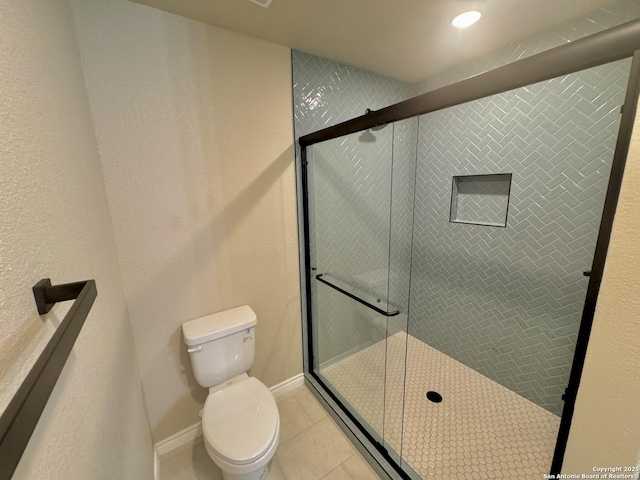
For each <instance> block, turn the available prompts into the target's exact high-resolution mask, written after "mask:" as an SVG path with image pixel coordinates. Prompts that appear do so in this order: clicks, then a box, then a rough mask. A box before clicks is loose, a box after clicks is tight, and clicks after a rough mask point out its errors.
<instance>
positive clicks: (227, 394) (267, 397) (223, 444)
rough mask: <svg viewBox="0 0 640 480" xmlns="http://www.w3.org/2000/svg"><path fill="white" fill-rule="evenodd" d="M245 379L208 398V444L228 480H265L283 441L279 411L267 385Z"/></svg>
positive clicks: (204, 423)
mask: <svg viewBox="0 0 640 480" xmlns="http://www.w3.org/2000/svg"><path fill="white" fill-rule="evenodd" d="M241 377H244V378H241V379H238V380H239V381H235V382H230V384H229V385H228V386H226V387H225V388H223V389H220V390H217V391H215V392H213V393H211V394H210V395H209V396H208V397H207V400H206V402H205V404H204V410H203V412H202V431H203V436H204V443H205V447H206V449H207V452H208V453H209V456H210V457H211V458H212V459H213V461H214V462H215V463H216V464H217V465H218V466H219V467H220V468H221V470H222V471H223V473H224V478H225V480H240V479H242V480H264V479H266V478H267V469H266V467H267V464H268V463H269V461H270V460H271V459H272V458H273V455H274V454H275V452H276V448H277V446H278V441H279V439H280V417H279V415H278V407H277V406H276V402H275V399H274V398H273V395H272V394H271V391H270V390H269V389H268V388H267V387H266V386H265V385H264V384H263V383H261V382H260V381H259V380H258V379H256V378H251V377H248V376H247V375H246V374H244V375H241Z"/></svg>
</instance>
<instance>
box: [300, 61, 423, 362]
mask: <svg viewBox="0 0 640 480" xmlns="http://www.w3.org/2000/svg"><path fill="white" fill-rule="evenodd" d="M292 61H293V102H294V117H295V134H296V147H297V145H298V144H297V139H298V138H299V137H300V136H302V135H305V134H307V133H311V132H314V131H316V130H320V129H322V128H325V127H328V126H331V125H335V124H337V123H340V122H343V121H345V120H348V119H350V118H354V117H357V116H360V115H362V114H364V113H365V111H366V109H367V108H370V109H373V110H377V109H380V108H383V107H386V106H388V105H391V104H393V103H397V102H399V101H402V100H405V99H407V98H409V97H411V96H412V92H413V90H412V87H411V85H410V84H407V83H404V82H400V81H398V80H394V79H391V78H386V77H381V76H379V75H376V74H373V73H370V72H367V71H364V70H361V69H358V68H355V67H352V66H350V65H344V64H340V63H337V62H333V61H331V60H327V59H325V58H320V57H316V56H314V55H309V54H307V53H303V52H298V51H293V53H292ZM412 122H415V120H414V121H412ZM408 125H409V124H408V122H406V123H402V124H401V125H398V126H394V127H392V126H387V127H385V128H384V129H382V130H378V131H373V132H367V133H366V134H365V135H363V134H361V133H358V134H356V135H350V136H348V137H345V138H339V139H336V140H334V141H331V142H327V143H324V144H320V145H316V146H314V147H312V148H311V149H310V150H309V154H310V155H311V156H312V157H313V160H312V162H313V166H312V168H311V171H310V191H311V192H312V195H315V196H316V197H315V198H314V201H313V202H312V203H311V205H310V215H311V218H312V221H311V229H312V232H311V239H312V242H313V241H314V240H315V232H316V229H315V227H316V221H315V214H316V212H317V213H318V214H319V215H320V216H319V217H318V221H319V222H320V223H321V224H322V228H319V229H318V230H317V231H318V232H321V234H320V235H321V236H319V237H318V238H319V242H318V244H315V243H313V247H312V257H313V258H312V260H313V261H314V263H315V262H316V258H315V254H316V253H319V255H320V258H319V259H317V260H319V262H318V268H319V269H321V270H322V271H323V272H332V271H333V272H335V271H339V272H338V275H339V276H340V277H341V278H342V279H343V280H349V281H351V285H352V286H353V287H355V288H356V289H357V290H358V292H356V293H357V294H359V295H365V296H367V292H372V293H377V295H376V296H375V297H374V296H371V295H369V296H371V298H372V299H373V300H374V301H375V300H376V299H377V298H378V297H379V298H381V303H385V302H386V300H387V299H388V298H397V297H398V296H399V295H395V291H394V289H400V288H401V285H400V282H393V281H392V282H389V278H390V277H389V276H388V269H389V262H390V260H389V256H390V253H389V244H390V222H391V219H390V216H389V209H390V208H392V207H391V205H392V204H393V205H394V207H393V208H394V209H396V211H399V209H400V208H401V207H400V206H401V205H404V206H405V208H404V210H406V203H407V202H408V201H409V200H410V201H411V202H412V201H413V191H412V190H411V191H408V190H407V189H406V188H404V186H405V185H406V182H401V179H402V178H404V176H406V174H407V173H408V172H409V173H410V174H413V167H412V168H406V162H409V163H410V164H411V165H415V155H407V151H408V152H409V153H411V152H414V153H415V139H416V123H413V124H412V128H408ZM296 154H297V155H298V161H297V164H299V147H297V150H296ZM397 158H402V159H403V160H402V161H401V160H396V159H397ZM394 175H395V176H394ZM392 177H393V180H392ZM392 181H393V186H392V184H391V182H392ZM396 187H397V190H396ZM298 189H299V191H301V190H300V189H301V186H300V172H299V171H298ZM392 191H393V195H392ZM392 196H393V199H392V198H391V197H392ZM392 200H393V201H392ZM316 202H317V203H318V205H315V203H316ZM298 207H299V215H300V218H302V210H301V208H302V207H301V202H299V205H298ZM338 212H341V213H338ZM397 219H398V220H395V219H394V222H396V221H400V222H401V223H402V222H404V223H406V222H405V220H406V216H404V217H403V216H398V217H397ZM404 223H402V224H403V225H404ZM399 225H400V224H398V226H399ZM395 226H396V225H394V227H395ZM300 227H302V224H300ZM394 231H395V232H400V231H406V230H401V229H394ZM300 234H302V232H301V233H300ZM392 235H393V238H392V239H391V240H392V243H393V245H394V248H395V246H398V248H400V246H401V245H404V247H406V242H397V241H396V240H397V239H396V238H395V237H396V233H392ZM345 238H348V240H347V241H345ZM316 247H318V252H316ZM331 251H335V252H336V253H337V255H332V254H330V252H331ZM391 255H392V256H393V257H394V259H393V260H392V262H391V263H392V269H393V270H395V269H396V268H397V265H399V263H398V262H399V261H400V260H399V258H398V255H396V250H394V251H392V252H391ZM301 258H302V257H301ZM318 272H320V270H318ZM354 282H355V283H354ZM405 292H406V288H405ZM316 293H319V294H320V295H321V297H319V302H320V303H321V304H322V308H323V312H322V313H321V315H322V320H321V322H320V324H319V327H321V328H322V330H323V332H322V335H323V339H322V340H321V342H320V343H321V345H320V350H321V353H320V356H321V361H322V362H326V361H331V360H332V359H336V358H339V357H340V356H342V355H344V354H345V353H348V352H350V351H354V349H355V350H357V349H358V348H361V347H363V346H366V345H368V344H370V343H372V342H374V341H378V340H381V339H382V338H384V335H385V334H386V332H385V329H386V322H385V319H384V318H383V317H380V316H379V315H377V314H376V313H375V312H373V311H371V310H369V309H367V308H366V307H362V306H360V305H358V304H357V303H356V302H354V301H353V300H350V299H348V298H346V297H344V298H339V297H340V296H341V294H340V293H337V292H335V291H332V290H328V287H326V286H324V285H322V286H318V285H317V282H316V281H315V280H313V283H312V295H313V296H314V298H315V295H316ZM369 300H371V299H369ZM316 303H317V302H314V303H313V304H314V306H315V304H316ZM384 307H385V305H383V308H384ZM316 314H317V312H316ZM404 318H405V323H406V317H404ZM395 323H398V322H395ZM317 333H318V332H314V334H317Z"/></svg>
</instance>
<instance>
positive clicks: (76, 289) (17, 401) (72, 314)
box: [0, 278, 98, 480]
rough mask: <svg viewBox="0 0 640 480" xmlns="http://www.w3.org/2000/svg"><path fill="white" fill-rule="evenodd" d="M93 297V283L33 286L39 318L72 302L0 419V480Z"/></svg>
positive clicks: (23, 444)
mask: <svg viewBox="0 0 640 480" xmlns="http://www.w3.org/2000/svg"><path fill="white" fill-rule="evenodd" d="M97 295H98V291H97V289H96V282H95V280H85V281H84V282H76V283H67V284H63V285H56V286H52V285H51V280H50V279H48V278H44V279H42V280H40V281H39V282H38V283H36V284H35V285H34V286H33V296H34V297H35V300H36V305H37V307H38V313H39V314H40V315H43V314H45V313H47V312H49V311H50V310H51V308H53V306H54V305H55V304H56V303H57V302H65V301H68V300H75V302H74V303H73V305H72V306H71V308H70V309H69V311H68V312H67V314H66V315H65V317H64V319H63V320H62V322H61V323H60V325H59V326H58V327H57V328H56V331H55V332H54V334H53V335H52V337H51V339H50V340H49V342H48V343H47V345H46V346H45V348H44V350H43V351H42V353H41V354H40V356H39V357H38V359H37V360H36V362H35V363H34V365H33V367H32V368H31V370H30V371H29V373H28V374H27V376H26V378H25V379H24V381H23V382H22V384H21V385H20V388H18V391H17V392H16V394H15V395H14V396H13V399H12V400H11V402H9V405H8V406H7V408H6V410H5V411H4V412H3V413H2V415H1V416H0V458H1V459H2V461H1V462H0V480H10V479H11V477H12V476H13V473H14V472H15V470H16V468H17V466H18V463H19V462H20V458H21V457H22V454H23V453H24V451H25V449H26V448H27V444H28V443H29V439H30V438H31V435H32V434H33V431H34V430H35V428H36V425H37V424H38V420H39V419H40V415H42V412H43V410H44V408H45V406H46V405H47V401H48V400H49V396H50V395H51V392H52V391H53V388H54V387H55V385H56V382H57V381H58V377H59V376H60V373H61V372H62V369H63V367H64V365H65V363H66V361H67V358H68V357H69V354H70V353H71V349H72V348H73V345H74V343H75V341H76V338H78V334H79V333H80V330H81V329H82V326H83V325H84V322H85V320H86V318H87V315H88V314H89V310H91V306H92V305H93V302H94V300H95V299H96V296H97Z"/></svg>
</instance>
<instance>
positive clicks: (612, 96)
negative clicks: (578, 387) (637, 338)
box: [409, 60, 630, 414]
mask: <svg viewBox="0 0 640 480" xmlns="http://www.w3.org/2000/svg"><path fill="white" fill-rule="evenodd" d="M629 65H630V61H629V60H623V61H620V62H616V63H614V64H609V65H603V66H600V67H596V68H592V69H590V70H586V71H583V72H578V73H575V74H572V75H567V76H565V77H561V78H557V79H553V80H550V81H547V82H542V83H539V84H536V85H531V86H528V87H524V88H520V89H517V90H513V91H510V92H505V93H503V94H500V95H496V96H493V97H488V98H484V99H481V100H478V101H475V102H471V103H467V104H464V105H459V106H457V107H453V108H449V109H446V110H441V111H439V112H435V113H432V114H429V115H424V116H422V117H420V131H419V136H418V168H417V175H416V209H415V224H414V225H415V229H414V236H413V238H414V252H413V261H412V269H411V306H410V321H409V333H410V334H411V335H413V336H414V337H416V338H418V339H420V340H422V341H424V342H425V343H427V344H429V345H431V346H433V347H435V348H437V349H438V350H440V351H441V352H444V353H446V354H447V355H449V356H452V357H454V358H455V359H457V360H458V361H461V362H462V363H464V364H466V365H468V366H470V367H472V368H473V369H475V370H477V371H479V372H480V373H482V374H484V375H486V376H488V377H489V378H491V379H493V380H495V381H497V382H498V383H500V384H502V385H504V386H506V387H508V388H510V389H511V390H513V391H515V392H516V393H518V394H520V395H522V396H524V397H526V398H528V399H530V400H532V401H534V402H535V403H537V404H539V405H540V406H542V407H544V408H546V409H548V410H550V411H551V412H553V413H555V414H560V413H561V411H562V407H563V402H562V399H561V396H562V394H563V393H564V389H565V387H566V384H567V381H568V378H569V370H570V368H571V359H572V358H573V351H574V348H575V340H576V336H577V332H578V327H579V325H580V318H581V314H582V309H583V306H584V299H585V294H586V288H587V283H588V282H587V279H586V278H585V277H584V276H583V275H582V272H583V271H585V270H589V269H590V268H591V263H592V259H593V252H594V249H595V242H596V238H597V233H598V227H599V225H600V215H601V212H602V205H603V203H604V196H605V192H606V188H607V181H608V177H609V170H610V165H611V160H612V159H613V150H614V147H615V142H616V138H617V133H618V126H619V120H620V106H621V105H622V103H623V101H624V92H625V89H626V83H627V77H628V72H629ZM490 173H494V174H495V173H511V174H513V178H512V183H511V195H510V198H509V218H508V220H507V226H506V228H500V227H491V226H481V225H471V224H459V223H451V222H449V206H450V199H451V188H452V185H451V178H452V177H453V176H455V175H477V174H490ZM477 197H478V198H477V200H478V201H480V202H482V201H485V200H486V196H483V195H480V196H477ZM475 213H476V214H478V215H479V216H480V218H479V219H482V218H481V217H482V214H483V212H481V211H480V212H475Z"/></svg>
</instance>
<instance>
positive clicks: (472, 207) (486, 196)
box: [449, 173, 512, 227]
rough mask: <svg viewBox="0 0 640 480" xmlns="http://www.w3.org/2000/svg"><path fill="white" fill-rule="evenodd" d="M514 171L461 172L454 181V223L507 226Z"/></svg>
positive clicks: (451, 210) (452, 203) (452, 187)
mask: <svg viewBox="0 0 640 480" xmlns="http://www.w3.org/2000/svg"><path fill="white" fill-rule="evenodd" d="M511 177H512V175H511V174H510V173H497V174H482V175H458V176H454V177H453V179H452V182H451V209H450V214H449V221H450V222H451V223H468V224H472V225H484V226H487V227H506V226H507V214H508V211H509V195H510V193H511Z"/></svg>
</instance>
